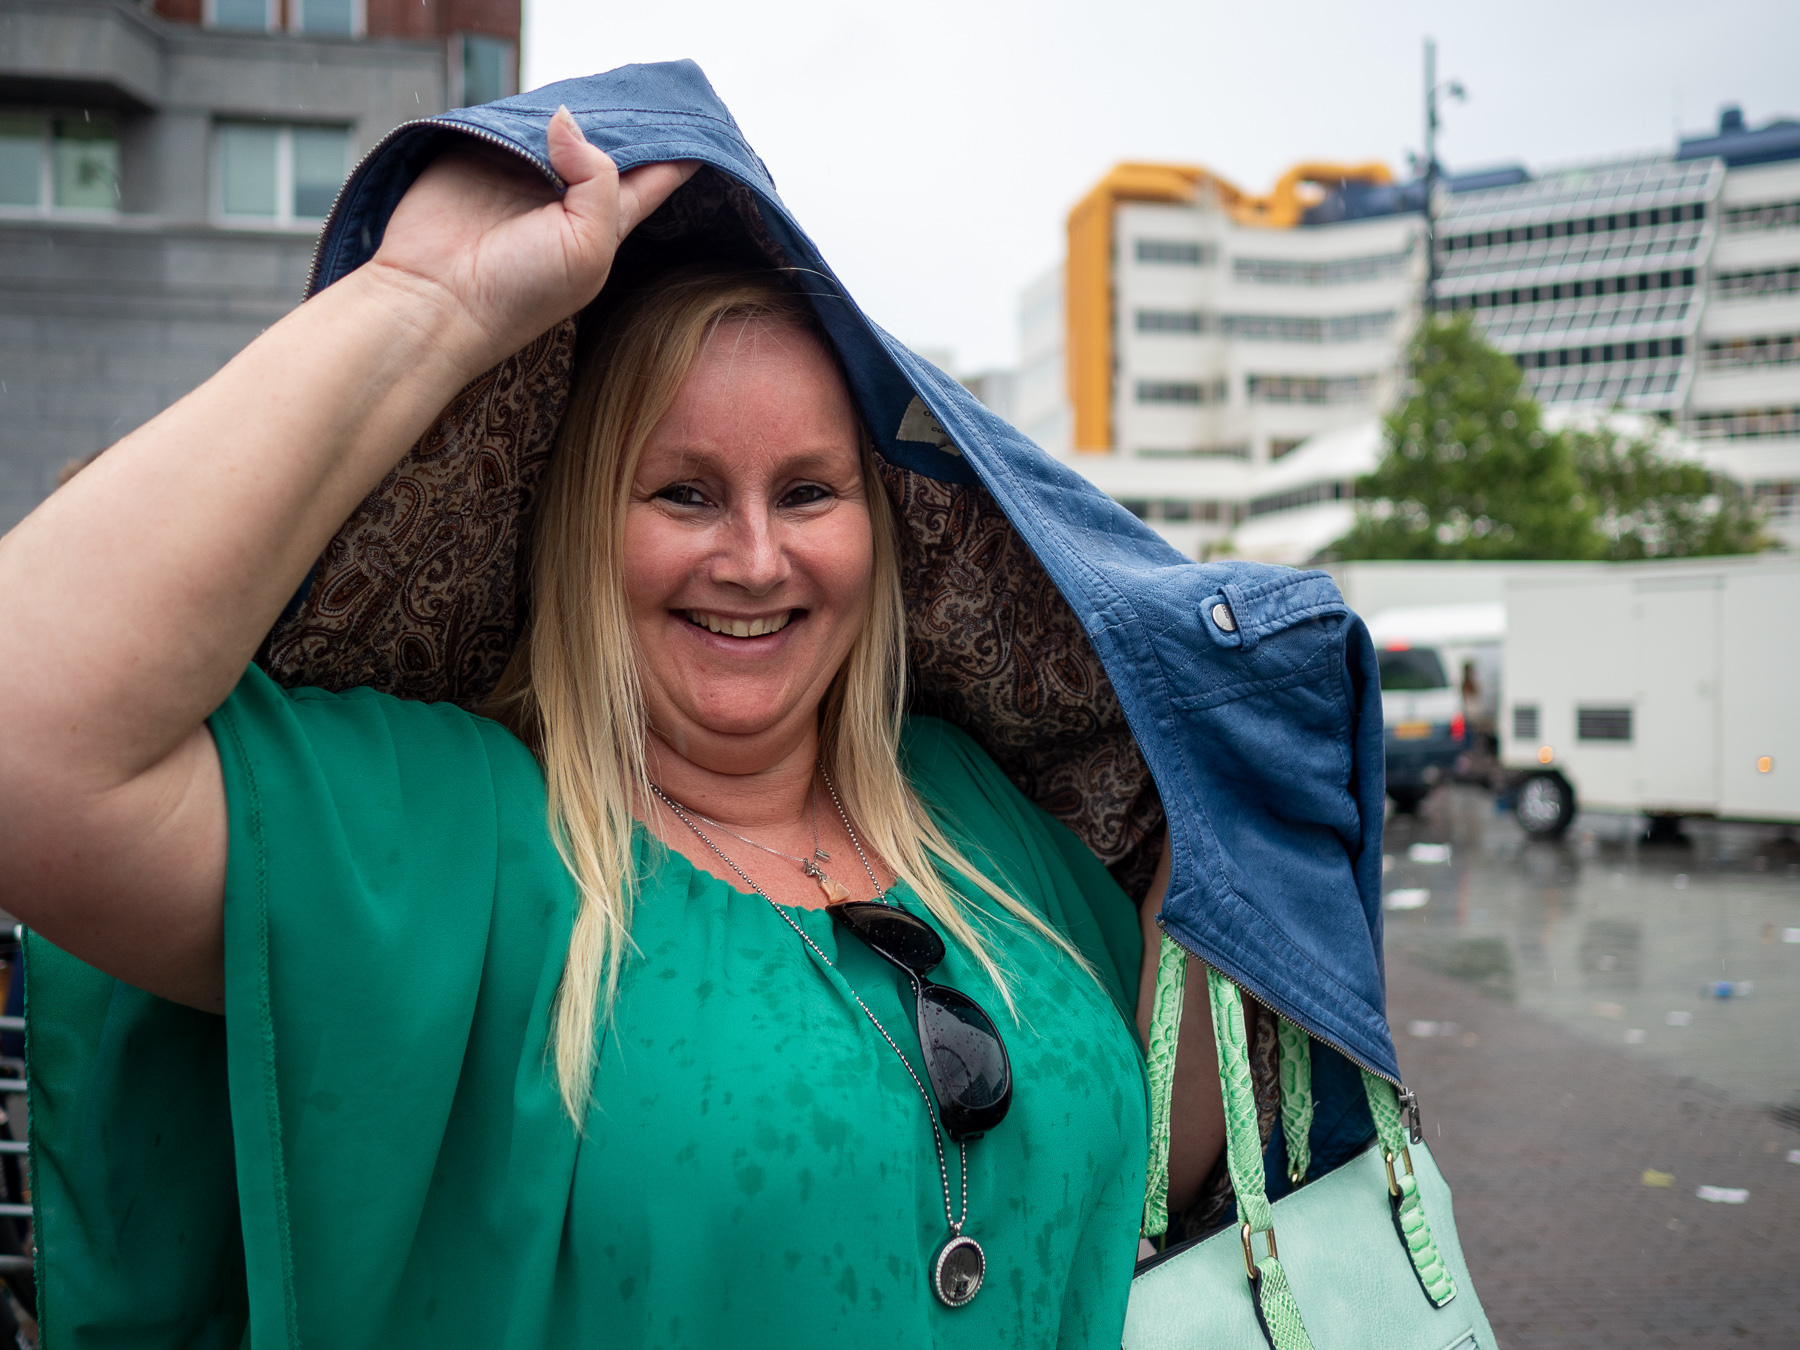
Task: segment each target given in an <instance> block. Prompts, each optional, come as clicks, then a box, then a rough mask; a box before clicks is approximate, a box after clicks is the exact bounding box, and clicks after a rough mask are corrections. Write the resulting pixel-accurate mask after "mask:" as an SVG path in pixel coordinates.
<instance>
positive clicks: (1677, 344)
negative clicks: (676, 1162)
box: [1513, 338, 1687, 370]
mask: <svg viewBox="0 0 1800 1350" xmlns="http://www.w3.org/2000/svg"><path fill="white" fill-rule="evenodd" d="M1686 352H1687V339H1686V338H1660V339H1655V340H1652V341H1650V342H1607V343H1602V344H1600V345H1598V346H1594V347H1565V348H1563V349H1562V350H1561V351H1555V352H1521V353H1519V354H1518V355H1517V356H1515V357H1514V358H1513V360H1515V361H1517V362H1518V363H1519V366H1520V368H1521V369H1523V370H1543V369H1545V368H1546V367H1549V366H1591V365H1603V364H1605V363H1606V362H1608V361H1651V360H1656V359H1659V358H1661V357H1665V356H1682V355H1684V354H1685V353H1686Z"/></svg>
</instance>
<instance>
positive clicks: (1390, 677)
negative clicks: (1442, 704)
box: [1375, 647, 1450, 692]
mask: <svg viewBox="0 0 1800 1350" xmlns="http://www.w3.org/2000/svg"><path fill="white" fill-rule="evenodd" d="M1375 655H1376V657H1377V658H1378V659H1379V660H1380V662H1381V687H1382V689H1384V690H1392V691H1399V692H1404V691H1407V690H1413V689H1448V688H1449V687H1450V681H1449V679H1448V678H1446V676H1445V675H1444V663H1443V661H1442V660H1441V659H1440V658H1439V657H1438V654H1437V653H1436V652H1435V651H1433V650H1432V649H1431V648H1430V647H1408V648H1407V649H1406V650H1405V651H1398V652H1377V653H1376V654H1375Z"/></svg>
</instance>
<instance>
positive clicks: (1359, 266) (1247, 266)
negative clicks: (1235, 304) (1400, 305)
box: [1231, 240, 1414, 286]
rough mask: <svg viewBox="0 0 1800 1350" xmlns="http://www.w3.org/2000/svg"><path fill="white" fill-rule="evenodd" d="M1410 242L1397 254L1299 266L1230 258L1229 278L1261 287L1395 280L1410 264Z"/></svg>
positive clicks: (1274, 260)
mask: <svg viewBox="0 0 1800 1350" xmlns="http://www.w3.org/2000/svg"><path fill="white" fill-rule="evenodd" d="M1413 246H1414V241H1411V240H1409V241H1408V242H1407V245H1406V247H1405V248H1403V249H1401V250H1400V251H1399V252H1397V253H1371V254H1367V255H1365V256H1363V257H1358V258H1332V259H1329V260H1325V261H1321V262H1302V261H1300V260H1298V259H1294V258H1233V259H1232V261H1231V270H1232V275H1233V276H1234V277H1235V278H1236V279H1237V280H1239V281H1248V282H1253V283H1256V284H1259V285H1264V286H1343V285H1348V284H1350V283H1352V282H1358V281H1378V280H1380V279H1381V278H1382V277H1391V276H1398V275H1399V274H1400V273H1401V272H1403V271H1405V270H1406V267H1407V265H1408V263H1410V262H1411V260H1412V255H1413Z"/></svg>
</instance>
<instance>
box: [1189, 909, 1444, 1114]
mask: <svg viewBox="0 0 1800 1350" xmlns="http://www.w3.org/2000/svg"><path fill="white" fill-rule="evenodd" d="M1156 926H1157V927H1158V928H1160V929H1162V932H1163V936H1164V937H1166V938H1168V939H1169V941H1171V942H1173V943H1174V944H1175V945H1176V946H1177V947H1179V948H1181V950H1182V951H1184V952H1186V953H1187V954H1188V955H1189V956H1191V957H1193V958H1194V959H1195V960H1197V961H1200V962H1202V963H1203V964H1204V965H1206V967H1207V968H1208V969H1210V970H1219V968H1218V967H1217V966H1216V965H1214V964H1213V963H1212V962H1211V961H1208V960H1207V959H1206V958H1205V957H1204V956H1202V955H1201V954H1200V953H1199V952H1197V951H1195V950H1194V949H1193V948H1192V947H1190V946H1188V945H1187V943H1185V942H1183V941H1182V940H1181V939H1180V938H1178V937H1176V936H1175V935H1174V934H1173V933H1171V932H1170V931H1169V928H1168V925H1167V924H1165V923H1164V922H1163V921H1162V920H1161V919H1158V920H1157V921H1156ZM1219 974H1220V976H1221V977H1222V978H1223V979H1224V980H1225V982H1226V983H1227V984H1229V985H1231V987H1232V988H1234V989H1236V990H1237V991H1238V992H1239V993H1240V994H1248V995H1249V996H1250V1001H1251V1002H1252V1003H1255V1004H1258V1005H1260V1006H1261V1007H1264V1008H1267V1009H1268V1010H1269V1011H1270V1012H1272V1013H1274V1014H1275V1015H1276V1016H1277V1017H1287V1019H1288V1021H1290V1022H1292V1023H1293V1024H1294V1025H1295V1026H1297V1027H1301V1028H1303V1029H1304V1030H1305V1031H1306V1034H1307V1035H1308V1036H1311V1037H1312V1038H1313V1039H1314V1040H1320V1041H1324V1042H1325V1044H1326V1045H1329V1046H1330V1047H1331V1048H1332V1049H1333V1050H1335V1051H1337V1052H1338V1053H1339V1054H1340V1055H1342V1056H1343V1057H1344V1058H1345V1059H1347V1060H1349V1061H1350V1062H1351V1063H1352V1064H1354V1065H1356V1067H1357V1068H1359V1069H1364V1070H1367V1071H1368V1072H1369V1073H1372V1074H1374V1075H1375V1076H1376V1077H1377V1078H1379V1079H1381V1080H1382V1081H1383V1082H1387V1083H1392V1084H1393V1085H1394V1087H1395V1089H1396V1090H1398V1091H1399V1092H1401V1093H1403V1094H1405V1093H1406V1085H1405V1084H1404V1083H1402V1082H1401V1081H1400V1080H1399V1079H1398V1078H1395V1077H1394V1076H1393V1075H1392V1074H1386V1073H1383V1072H1382V1071H1381V1070H1380V1069H1377V1068H1375V1067H1373V1066H1372V1065H1369V1064H1365V1063H1364V1062H1363V1060H1362V1058H1361V1057H1360V1056H1358V1055H1354V1054H1352V1053H1351V1052H1350V1050H1349V1049H1348V1048H1347V1047H1346V1046H1345V1045H1344V1043H1343V1042H1342V1041H1337V1040H1333V1039H1332V1038H1331V1037H1330V1036H1321V1035H1320V1034H1319V1033H1318V1032H1316V1031H1314V1030H1313V1029H1312V1028H1311V1027H1309V1026H1307V1025H1306V1023H1304V1022H1302V1021H1300V1020H1299V1019H1298V1018H1296V1017H1288V1015H1287V1014H1286V1013H1285V1012H1283V1011H1282V1010H1281V1009H1280V1008H1277V1007H1276V1006H1275V1005H1274V1004H1272V1003H1270V1002H1269V1001H1268V1000H1267V999H1266V998H1260V997H1258V996H1257V994H1256V993H1255V992H1254V991H1253V990H1250V989H1246V988H1245V987H1244V986H1243V985H1242V984H1240V983H1239V982H1238V981H1237V980H1234V979H1232V978H1231V976H1229V975H1226V974H1225V972H1224V971H1222V970H1219ZM1406 1095H1408V1096H1410V1095H1411V1094H1406Z"/></svg>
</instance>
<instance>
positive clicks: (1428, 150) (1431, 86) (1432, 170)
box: [1425, 38, 1463, 317]
mask: <svg viewBox="0 0 1800 1350" xmlns="http://www.w3.org/2000/svg"><path fill="white" fill-rule="evenodd" d="M1440 92H1442V93H1446V94H1448V95H1450V97H1451V98H1453V99H1456V100H1458V101H1459V102H1460V101H1461V100H1462V98H1463V87H1462V83H1461V82H1460V81H1458V80H1451V81H1449V82H1448V83H1447V84H1444V85H1440V84H1438V82H1437V42H1436V40H1435V39H1432V38H1426V39H1425V313H1426V315H1427V317H1429V316H1430V315H1432V314H1435V313H1436V312H1437V283H1438V260H1437V218H1436V215H1435V212H1436V210H1437V185H1438V158H1437V130H1438V94H1439V93H1440Z"/></svg>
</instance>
